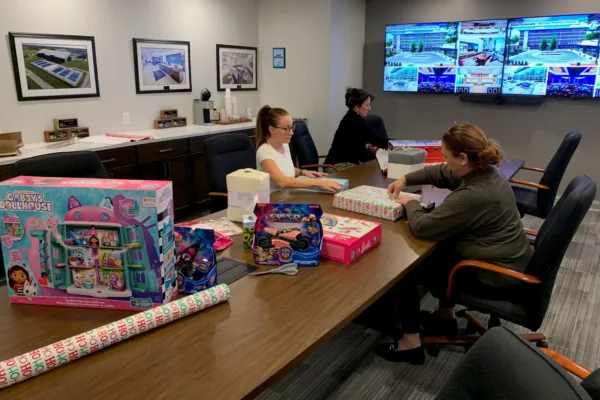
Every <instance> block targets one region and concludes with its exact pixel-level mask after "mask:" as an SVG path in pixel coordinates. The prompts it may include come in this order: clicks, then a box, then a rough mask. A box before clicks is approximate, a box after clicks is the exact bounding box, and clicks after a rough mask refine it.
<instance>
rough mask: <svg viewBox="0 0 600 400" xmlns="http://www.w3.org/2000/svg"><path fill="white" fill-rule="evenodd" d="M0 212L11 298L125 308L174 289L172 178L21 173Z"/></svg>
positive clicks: (5, 185) (153, 302)
mask: <svg viewBox="0 0 600 400" xmlns="http://www.w3.org/2000/svg"><path fill="white" fill-rule="evenodd" d="M0 216H1V217H2V222H3V224H2V256H3V259H4V266H5V269H6V278H7V280H8V286H9V288H8V294H9V299H10V302H11V303H22V304H39V305H51V306H68V307H87V308H110V309H125V310H129V309H140V308H151V307H154V306H157V305H160V304H164V303H166V302H168V301H170V300H171V299H172V298H173V295H174V294H175V292H176V290H177V289H176V274H175V267H174V245H173V188H172V184H171V182H163V181H134V180H110V179H87V178H84V179H81V178H44V177H25V176H21V177H17V178H13V179H9V180H7V181H4V182H1V183H0Z"/></svg>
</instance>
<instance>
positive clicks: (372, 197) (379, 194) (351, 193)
mask: <svg viewBox="0 0 600 400" xmlns="http://www.w3.org/2000/svg"><path fill="white" fill-rule="evenodd" d="M400 196H409V197H412V198H414V199H415V200H418V201H421V196H420V195H418V194H413V193H404V192H402V193H400ZM333 206H334V207H335V208H340V209H342V210H348V211H353V212H356V213H360V214H365V215H370V216H372V217H377V218H382V219H387V220H390V221H396V220H397V219H399V218H401V217H402V216H403V215H404V206H403V205H402V204H400V203H397V202H396V201H395V200H392V199H390V197H389V196H388V194H387V189H385V188H378V187H373V186H359V187H356V188H354V189H350V190H346V191H344V192H340V193H338V194H336V195H335V196H334V197H333Z"/></svg>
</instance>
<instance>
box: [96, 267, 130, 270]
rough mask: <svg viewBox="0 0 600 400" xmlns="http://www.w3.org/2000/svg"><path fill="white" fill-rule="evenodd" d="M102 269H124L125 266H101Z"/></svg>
mask: <svg viewBox="0 0 600 400" xmlns="http://www.w3.org/2000/svg"><path fill="white" fill-rule="evenodd" d="M100 269H116V270H123V269H125V268H123V267H100Z"/></svg>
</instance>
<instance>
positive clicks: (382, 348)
mask: <svg viewBox="0 0 600 400" xmlns="http://www.w3.org/2000/svg"><path fill="white" fill-rule="evenodd" d="M375 354H377V355H378V356H379V357H381V358H383V359H384V360H387V361H391V362H406V363H409V364H413V365H423V364H425V349H424V348H423V346H419V347H417V348H416V349H410V350H400V351H396V344H395V343H379V344H378V345H377V347H375Z"/></svg>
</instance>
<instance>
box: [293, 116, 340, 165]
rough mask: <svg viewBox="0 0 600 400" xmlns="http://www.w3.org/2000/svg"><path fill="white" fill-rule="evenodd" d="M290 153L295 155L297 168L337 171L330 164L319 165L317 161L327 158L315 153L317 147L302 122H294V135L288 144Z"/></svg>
mask: <svg viewBox="0 0 600 400" xmlns="http://www.w3.org/2000/svg"><path fill="white" fill-rule="evenodd" d="M290 152H291V153H295V154H296V157H297V159H298V168H300V169H310V170H316V171H318V170H319V168H332V169H333V170H334V171H337V169H336V168H335V167H334V166H333V165H330V164H319V159H321V158H325V157H327V156H320V155H319V153H318V152H317V146H315V142H314V141H313V138H312V136H311V135H310V131H309V130H308V126H307V125H306V123H305V122H304V121H294V135H293V136H292V141H291V143H290Z"/></svg>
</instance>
